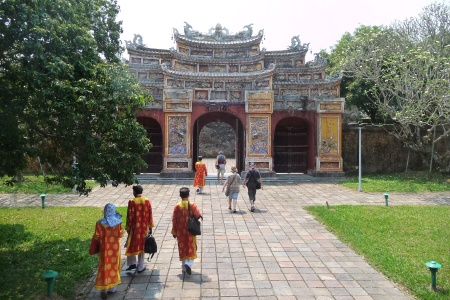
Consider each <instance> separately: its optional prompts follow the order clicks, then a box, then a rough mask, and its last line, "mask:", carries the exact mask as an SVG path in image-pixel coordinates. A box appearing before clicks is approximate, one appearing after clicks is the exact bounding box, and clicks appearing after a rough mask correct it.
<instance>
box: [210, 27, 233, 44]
mask: <svg viewBox="0 0 450 300" xmlns="http://www.w3.org/2000/svg"><path fill="white" fill-rule="evenodd" d="M213 31H214V32H213ZM228 33H229V31H228V29H227V28H226V27H222V25H221V24H220V23H217V25H216V27H211V28H210V29H209V34H210V35H211V36H212V37H213V38H214V39H216V41H220V40H222V39H223V38H224V37H225V36H227V35H228Z"/></svg>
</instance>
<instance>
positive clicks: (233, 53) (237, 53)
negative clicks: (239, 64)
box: [226, 51, 245, 57]
mask: <svg viewBox="0 0 450 300" xmlns="http://www.w3.org/2000/svg"><path fill="white" fill-rule="evenodd" d="M244 56H245V51H227V54H226V57H244Z"/></svg>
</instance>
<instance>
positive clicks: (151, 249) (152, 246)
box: [144, 232, 158, 261]
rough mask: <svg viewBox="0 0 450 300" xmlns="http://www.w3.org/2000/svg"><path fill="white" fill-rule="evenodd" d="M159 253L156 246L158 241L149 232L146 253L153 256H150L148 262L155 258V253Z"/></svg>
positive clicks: (146, 239)
mask: <svg viewBox="0 0 450 300" xmlns="http://www.w3.org/2000/svg"><path fill="white" fill-rule="evenodd" d="M157 251H158V245H157V244H156V240H155V238H154V237H153V235H152V234H151V233H150V232H149V233H148V235H147V237H146V238H145V244H144V253H148V254H151V255H149V256H148V258H147V261H150V259H152V258H153V256H154V255H155V253H156V252H157Z"/></svg>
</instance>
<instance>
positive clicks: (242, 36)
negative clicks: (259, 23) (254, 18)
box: [236, 23, 253, 38]
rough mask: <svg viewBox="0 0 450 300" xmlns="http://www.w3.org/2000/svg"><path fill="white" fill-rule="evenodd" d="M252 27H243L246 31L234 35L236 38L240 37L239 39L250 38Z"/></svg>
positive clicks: (250, 25) (249, 25)
mask: <svg viewBox="0 0 450 300" xmlns="http://www.w3.org/2000/svg"><path fill="white" fill-rule="evenodd" d="M252 26H253V23H252V24H248V25H245V26H244V27H243V28H244V29H245V28H246V29H247V30H243V31H239V32H238V33H237V34H236V35H237V36H238V37H241V38H250V37H252V34H253V28H252Z"/></svg>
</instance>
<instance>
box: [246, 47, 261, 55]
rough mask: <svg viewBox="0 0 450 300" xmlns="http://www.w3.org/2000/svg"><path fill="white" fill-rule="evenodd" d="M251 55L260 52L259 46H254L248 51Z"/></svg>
mask: <svg viewBox="0 0 450 300" xmlns="http://www.w3.org/2000/svg"><path fill="white" fill-rule="evenodd" d="M248 53H249V54H250V55H257V54H258V53H259V47H257V46H256V47H252V49H250V51H249V52H248Z"/></svg>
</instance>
